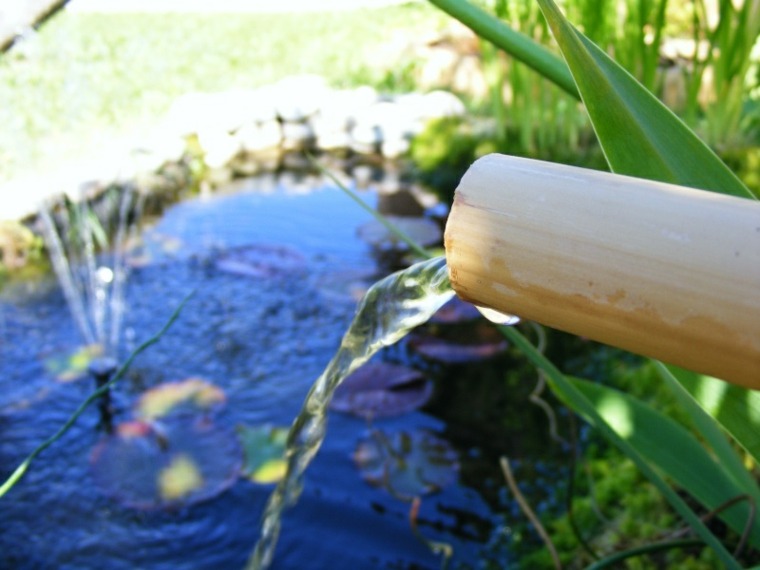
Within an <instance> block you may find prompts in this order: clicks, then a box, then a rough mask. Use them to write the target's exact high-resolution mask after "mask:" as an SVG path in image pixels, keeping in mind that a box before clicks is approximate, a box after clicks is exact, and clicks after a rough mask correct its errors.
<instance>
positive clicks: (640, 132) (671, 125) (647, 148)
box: [538, 0, 754, 198]
mask: <svg viewBox="0 0 760 570" xmlns="http://www.w3.org/2000/svg"><path fill="white" fill-rule="evenodd" d="M538 2H539V5H540V6H541V9H542V10H543V12H544V16H545V17H546V19H547V21H548V22H549V26H550V27H551V29H552V32H553V34H554V37H555V39H556V40H557V42H558V43H559V46H560V49H561V51H562V55H563V56H564V57H565V61H566V62H567V65H568V67H569V68H570V71H571V73H572V74H573V77H574V79H575V82H576V83H577V85H578V90H579V91H580V94H581V98H582V99H583V102H584V104H585V105H586V109H587V111H588V114H589V117H590V119H591V122H592V124H593V126H594V130H595V131H596V134H597V137H598V138H599V143H600V145H601V147H602V150H603V151H604V155H605V157H606V158H607V162H608V163H609V166H610V169H611V170H612V171H613V172H617V173H619V174H627V175H629V176H637V177H639V178H648V179H651V180H660V181H663V182H670V183H673V184H680V185H682V186H690V187H693V188H701V189H703V190H712V191H715V192H721V193H724V194H732V195H734V196H741V197H744V198H753V197H754V196H753V195H752V193H751V192H750V191H749V190H748V189H747V187H746V186H744V184H742V182H741V181H740V180H739V179H738V178H737V177H736V175H735V174H734V173H733V172H731V170H730V169H729V168H728V167H726V165H725V164H723V162H722V161H721V160H720V159H719V158H718V157H717V156H716V155H715V153H714V152H712V150H710V148H709V147H707V145H705V144H704V143H703V142H702V141H701V140H700V139H699V138H698V137H697V136H696V135H695V134H694V133H693V132H692V131H691V130H690V129H689V128H688V127H687V126H686V125H685V124H684V123H683V122H682V121H681V120H680V119H679V118H678V117H676V115H675V114H673V112H672V111H670V109H668V108H667V107H666V106H665V105H663V104H662V103H661V102H660V101H659V100H657V98H656V97H655V96H654V95H652V94H651V93H650V92H649V91H647V90H646V89H645V88H644V87H642V86H641V85H640V84H639V83H638V82H637V81H636V80H635V79H634V78H633V76H631V75H630V74H629V73H628V72H627V71H626V70H625V69H623V68H622V67H621V66H619V65H618V64H617V63H615V61H613V60H612V59H611V58H610V57H609V56H608V55H607V54H606V53H604V52H603V51H602V50H601V49H599V48H598V47H597V46H596V45H595V44H594V43H593V42H591V40H589V39H588V38H586V36H584V35H583V34H581V33H580V32H579V31H578V30H576V29H575V28H574V27H573V26H572V25H571V24H570V23H569V22H568V21H567V20H566V19H565V17H564V16H563V15H562V13H561V12H560V10H559V8H558V7H557V5H556V4H555V3H554V2H553V1H552V0H538Z"/></svg>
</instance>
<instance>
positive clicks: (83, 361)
mask: <svg viewBox="0 0 760 570" xmlns="http://www.w3.org/2000/svg"><path fill="white" fill-rule="evenodd" d="M102 355H103V347H102V346H100V345H99V344H88V345H86V346H81V347H79V348H76V349H75V350H74V351H72V352H66V353H61V354H54V355H52V356H48V357H46V358H45V359H44V366H45V370H47V372H48V373H49V374H50V375H52V376H53V377H55V379H56V380H58V381H59V382H72V381H74V380H79V379H80V378H84V377H85V376H87V375H88V372H87V370H88V368H89V366H90V364H91V363H92V361H93V360H95V359H96V358H98V357H99V356H102Z"/></svg>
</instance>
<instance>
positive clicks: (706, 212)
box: [445, 154, 760, 389]
mask: <svg viewBox="0 0 760 570" xmlns="http://www.w3.org/2000/svg"><path fill="white" fill-rule="evenodd" d="M445 240H446V259H447V263H448V266H449V273H450V277H451V283H452V286H453V287H454V290H455V291H456V292H457V294H458V295H459V296H460V297H461V298H463V299H465V300H467V301H470V302H472V303H474V304H476V305H480V306H484V307H488V308H492V309H495V310H498V311H500V312H504V313H509V314H514V315H518V316H520V317H522V318H525V319H531V320H534V321H537V322H539V323H542V324H545V325H548V326H550V327H554V328H557V329H560V330H564V331H567V332H571V333H574V334H577V335H580V336H585V337H588V338H590V339H593V340H597V341H600V342H604V343H606V344H610V345H613V346H618V347H621V348H624V349H627V350H630V351H632V352H636V353H639V354H643V355H646V356H651V357H653V358H657V359H660V360H663V361H665V362H669V363H673V364H677V365H679V366H683V367H684V368H689V369H691V370H695V371H697V372H700V373H703V374H709V375H712V376H715V377H717V378H722V379H724V380H728V381H730V382H734V383H736V384H740V385H742V386H746V387H750V388H755V389H760V202H754V201H751V200H745V199H741V198H734V197H730V196H723V195H719V194H715V193H710V192H704V191H700V190H693V189H691V188H684V187H680V186H674V185H671V184H662V183H658V182H651V181H647V180H640V179H637V178H630V177H626V176H619V175H614V174H608V173H603V172H596V171H592V170H585V169H581V168H575V167H570V166H562V165H558V164H553V163H547V162H540V161H535V160H527V159H520V158H514V157H507V156H502V155H495V154H494V155H489V156H486V157H483V158H481V159H479V160H478V161H477V162H475V163H474V164H473V165H472V166H471V167H470V169H469V170H468V171H467V173H466V174H465V175H464V177H463V178H462V181H461V183H460V185H459V188H458V189H457V192H456V195H455V197H454V205H453V207H452V211H451V215H450V217H449V221H448V223H447V226H446V236H445Z"/></svg>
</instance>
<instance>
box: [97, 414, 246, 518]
mask: <svg viewBox="0 0 760 570" xmlns="http://www.w3.org/2000/svg"><path fill="white" fill-rule="evenodd" d="M90 460H91V464H92V473H93V479H94V480H95V483H96V485H97V486H98V487H99V488H100V489H101V490H102V491H103V492H104V493H105V494H107V495H109V496H111V497H113V498H114V499H116V500H118V501H119V502H121V503H123V504H125V505H127V506H130V507H134V508H138V509H154V508H159V507H174V506H178V505H184V504H189V503H195V502H198V501H202V500H205V499H208V498H211V497H213V496H215V495H217V494H218V493H221V492H222V491H223V490H224V489H226V488H227V487H229V486H230V485H231V484H232V483H233V482H234V481H235V480H236V479H237V477H238V474H239V472H240V466H241V465H240V464H241V454H240V447H239V446H238V443H237V440H236V438H235V437H234V435H233V434H232V433H230V432H229V431H228V430H224V429H222V428H219V427H217V426H215V425H214V424H212V423H211V422H209V421H206V420H200V419H197V418H188V417H185V418H172V420H171V421H168V422H165V423H160V424H159V423H148V422H145V421H139V420H138V421H131V422H126V423H123V424H120V425H118V426H117V427H116V429H115V431H114V433H113V434H112V435H108V436H104V437H103V438H102V439H101V440H100V441H99V442H98V444H97V445H96V446H95V448H94V449H93V451H92V455H91V458H90Z"/></svg>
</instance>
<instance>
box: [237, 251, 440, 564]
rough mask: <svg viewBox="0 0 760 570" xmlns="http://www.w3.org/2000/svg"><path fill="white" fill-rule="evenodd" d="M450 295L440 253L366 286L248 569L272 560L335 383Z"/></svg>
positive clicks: (312, 398) (290, 451)
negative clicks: (365, 292) (282, 518)
mask: <svg viewBox="0 0 760 570" xmlns="http://www.w3.org/2000/svg"><path fill="white" fill-rule="evenodd" d="M453 295H454V292H453V291H452V290H451V286H450V284H449V277H448V270H447V268H446V259H445V258H443V257H437V258H435V259H432V260H429V261H424V262H421V263H417V264H416V265H413V266H411V267H409V268H408V269H406V270H404V271H400V272H398V273H394V274H393V275H390V276H388V277H386V278H385V279H382V280H381V281H379V282H377V283H376V284H375V285H373V286H372V287H371V288H370V289H369V291H367V294H366V295H365V296H364V299H363V300H362V302H361V303H360V304H359V307H358V309H357V311H356V316H355V317H354V320H353V322H352V323H351V325H350V327H349V328H348V330H347V331H346V334H345V335H344V336H343V339H342V341H341V344H340V347H339V348H338V351H337V352H336V353H335V356H333V358H332V360H331V361H330V363H329V364H328V365H327V368H325V371H324V372H323V373H322V374H321V375H320V376H319V378H317V380H316V382H315V383H314V385H313V386H312V388H311V390H310V391H309V394H308V395H307V397H306V400H305V402H304V404H303V407H302V408H301V411H300V412H299V414H298V416H297V417H296V419H295V421H294V422H293V426H292V427H291V429H290V433H289V435H288V443H287V449H286V457H287V472H286V475H285V477H284V478H283V480H282V481H281V482H280V483H279V484H278V485H277V487H276V489H275V490H274V492H273V493H272V495H271V496H270V498H269V501H268V502H267V506H266V509H265V511H264V515H263V518H262V528H261V536H260V538H259V541H258V543H257V544H256V548H255V549H254V551H253V554H252V555H251V558H250V560H249V561H248V565H247V568H248V569H249V570H263V569H265V568H267V567H268V566H269V564H270V563H271V561H272V558H273V556H274V551H275V548H276V545H277V538H278V536H279V533H280V526H281V517H282V513H283V511H284V510H285V509H286V508H287V507H289V506H291V505H293V504H294V503H295V502H296V500H297V499H298V496H299V494H300V492H301V488H302V481H303V474H304V471H305V470H306V468H307V467H308V465H309V463H310V462H311V460H312V459H313V458H314V456H315V455H316V453H317V451H318V450H319V448H320V446H321V444H322V441H323V440H324V437H325V431H326V427H327V407H328V406H329V404H330V401H331V399H332V396H333V394H334V392H335V389H336V388H337V387H338V386H339V385H340V383H341V381H342V380H343V379H344V378H345V377H346V376H348V375H349V374H350V373H351V372H353V371H354V370H356V369H357V368H358V367H359V366H361V365H362V364H364V363H365V362H367V360H369V359H370V358H371V357H372V355H373V354H375V353H376V352H377V351H378V350H380V349H381V348H383V347H386V346H389V345H391V344H394V343H395V342H397V341H398V340H400V339H401V338H403V337H404V336H405V335H406V334H407V333H408V332H409V331H410V330H411V329H413V328H414V327H416V326H418V325H421V324H423V323H425V322H426V321H427V320H428V319H429V318H430V317H431V316H432V315H433V313H435V312H436V311H437V310H438V309H439V308H440V307H441V306H443V304H444V303H446V302H447V301H448V300H449V299H451V297H452V296H453Z"/></svg>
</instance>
